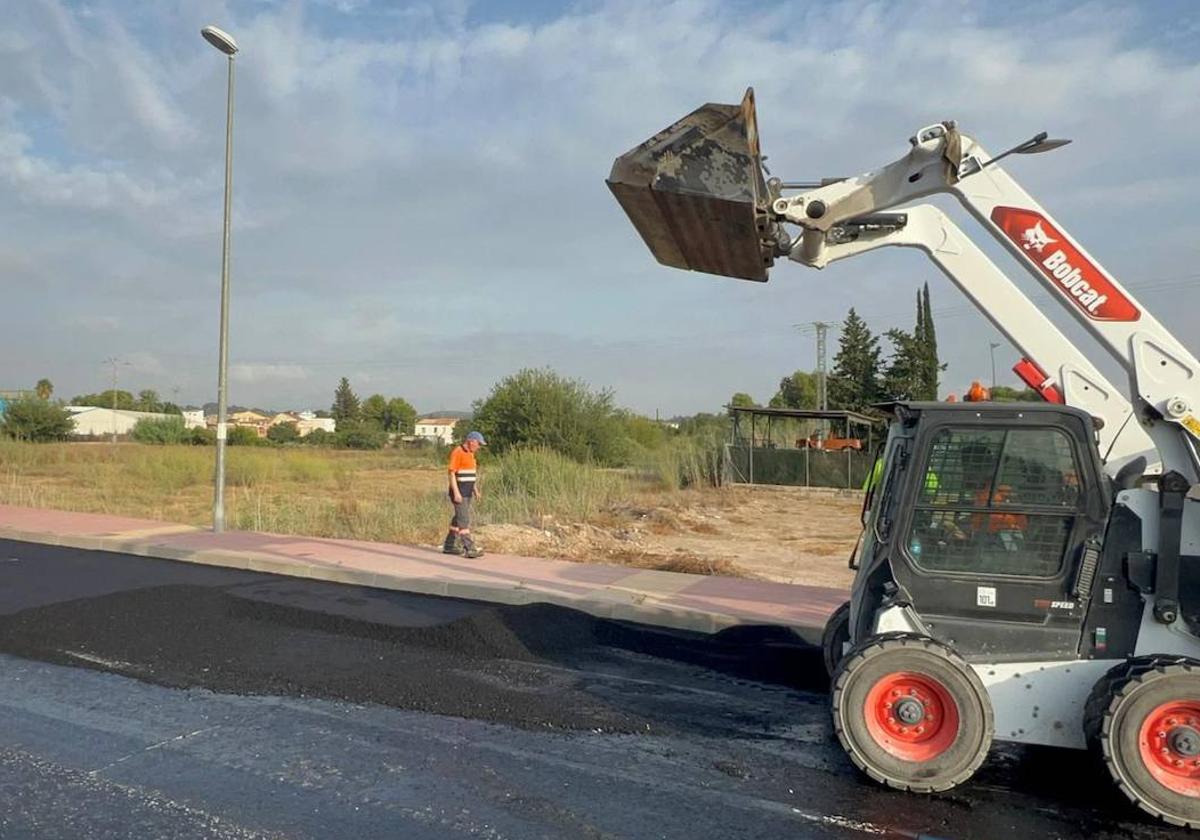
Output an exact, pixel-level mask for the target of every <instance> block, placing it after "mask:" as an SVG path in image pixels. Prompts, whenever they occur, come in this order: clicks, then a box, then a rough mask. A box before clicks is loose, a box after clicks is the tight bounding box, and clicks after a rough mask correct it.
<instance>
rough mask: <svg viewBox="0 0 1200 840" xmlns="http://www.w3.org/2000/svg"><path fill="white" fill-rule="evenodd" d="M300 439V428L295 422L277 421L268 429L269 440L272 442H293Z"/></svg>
mask: <svg viewBox="0 0 1200 840" xmlns="http://www.w3.org/2000/svg"><path fill="white" fill-rule="evenodd" d="M299 439H300V429H299V428H298V427H297V426H296V424H295V423H276V424H275V425H274V426H272V427H271V428H269V429H267V440H269V441H271V443H293V442H294V441H297V440H299Z"/></svg>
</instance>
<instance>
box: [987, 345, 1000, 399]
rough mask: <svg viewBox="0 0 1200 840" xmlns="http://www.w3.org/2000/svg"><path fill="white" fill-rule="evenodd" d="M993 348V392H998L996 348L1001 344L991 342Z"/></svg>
mask: <svg viewBox="0 0 1200 840" xmlns="http://www.w3.org/2000/svg"><path fill="white" fill-rule="evenodd" d="M989 343H990V344H991V347H992V390H993V391H995V390H996V348H997V347H999V346H1000V344H999V342H996V341H992V342H989Z"/></svg>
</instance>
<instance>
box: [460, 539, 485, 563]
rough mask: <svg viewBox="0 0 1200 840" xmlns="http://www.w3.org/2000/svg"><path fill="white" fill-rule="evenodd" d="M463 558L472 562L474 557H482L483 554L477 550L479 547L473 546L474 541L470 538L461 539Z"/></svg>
mask: <svg viewBox="0 0 1200 840" xmlns="http://www.w3.org/2000/svg"><path fill="white" fill-rule="evenodd" d="M463 548H465V549H466V551H464V552H463V556H464V557H466V558H467V559H469V560H474V559H475V558H476V557H482V556H483V552H482V551H480V550H479V546H477V545H475V540H473V539H471V538H470V537H463Z"/></svg>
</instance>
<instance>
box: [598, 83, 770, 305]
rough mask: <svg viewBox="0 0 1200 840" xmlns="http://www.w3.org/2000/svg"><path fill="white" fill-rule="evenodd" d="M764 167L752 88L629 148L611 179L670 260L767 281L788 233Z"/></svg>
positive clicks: (655, 249)
mask: <svg viewBox="0 0 1200 840" xmlns="http://www.w3.org/2000/svg"><path fill="white" fill-rule="evenodd" d="M762 172H763V170H762V154H761V152H760V151H759V145H758V123H757V118H756V116H755V111H754V90H753V89H752V88H751V89H748V90H747V91H746V95H745V97H743V99H742V103H741V104H740V105H721V104H717V103H712V102H710V103H708V104H707V105H703V106H701V107H700V108H697V109H696V110H695V111H692V113H690V114H688V115H687V116H686V117H684V118H683V119H681V120H679V121H678V122H677V123H675V124H674V125H672V126H670V127H669V128H666V129H664V130H663V131H660V132H659V133H658V134H655V135H654V136H653V137H651V138H650V139H649V140H647V141H646V142H644V143H642V144H641V145H639V146H637V147H635V148H633V149H630V150H629V151H628V152H626V153H625V154H623V155H621V156H620V157H619V158H617V159H616V161H614V163H613V168H612V172H611V174H610V175H609V176H608V180H607V182H606V183H607V184H608V187H609V189H611V190H612V193H613V195H614V196H616V199H617V201H618V202H619V203H620V205H621V207H622V209H624V211H625V213H626V215H628V216H629V220H630V221H631V222H633V226H634V227H635V228H637V232H638V233H639V234H641V237H642V240H643V241H644V242H645V243H646V245H647V247H649V248H650V253H652V254H653V255H654V258H655V259H656V260H658V261H659V262H660V263H662V264H663V265H669V266H672V267H674V268H684V269H689V270H691V271H703V272H706V273H708V274H719V275H722V276H725V277H736V278H739V279H742V280H757V281H759V282H765V281H766V280H767V270H768V269H769V268H770V267H771V265H772V264H773V263H774V261H775V255H776V254H777V253H784V252H786V245H785V244H784V241H785V240H786V238H787V237H786V234H785V233H783V230H782V227H781V226H779V225H778V224H777V223H776V222H775V221H774V220H773V217H772V215H771V213H770V210H769V202H770V198H769V195H768V191H767V185H766V182H765V181H764V180H763V174H762ZM780 248H783V250H779V249H780Z"/></svg>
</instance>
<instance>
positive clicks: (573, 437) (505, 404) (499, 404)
mask: <svg viewBox="0 0 1200 840" xmlns="http://www.w3.org/2000/svg"><path fill="white" fill-rule="evenodd" d="M474 409H475V415H474V417H473V419H472V421H471V423H472V426H473V428H476V429H479V430H480V431H481V432H483V434H484V436H486V437H487V439H488V444H489V445H490V446H492V447H494V448H495V451H496V452H498V453H504V452H506V451H508V450H510V449H517V448H528V447H543V448H546V449H551V450H553V451H555V452H560V453H562V454H563V455H566V456H567V457H569V458H573V459H575V460H576V461H584V462H586V461H593V462H595V463H599V464H610V465H612V464H620V463H622V462H623V461H624V460H625V458H626V457H627V456H628V453H629V438H628V437H627V436H626V434H625V429H624V424H623V422H622V418H621V415H620V413H619V412H618V411H617V410H616V409H615V408H614V407H613V395H612V392H611V391H598V392H593V391H592V390H591V389H589V388H588V386H587V385H586V384H585V383H583V382H580V381H578V380H573V379H565V378H563V377H561V376H559V375H558V374H556V373H555V372H554V371H551V370H532V369H525V370H522V371H519V372H518V373H515V374H513V375H512V376H509V377H508V378H506V379H504V380H502V381H500V382H499V383H497V384H496V385H495V386H494V387H493V388H492V392H491V394H489V395H488V397H487V399H485V400H481V401H478V402H476V403H475V405H474ZM459 425H460V426H461V425H463V424H461V423H460V424H459Z"/></svg>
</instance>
